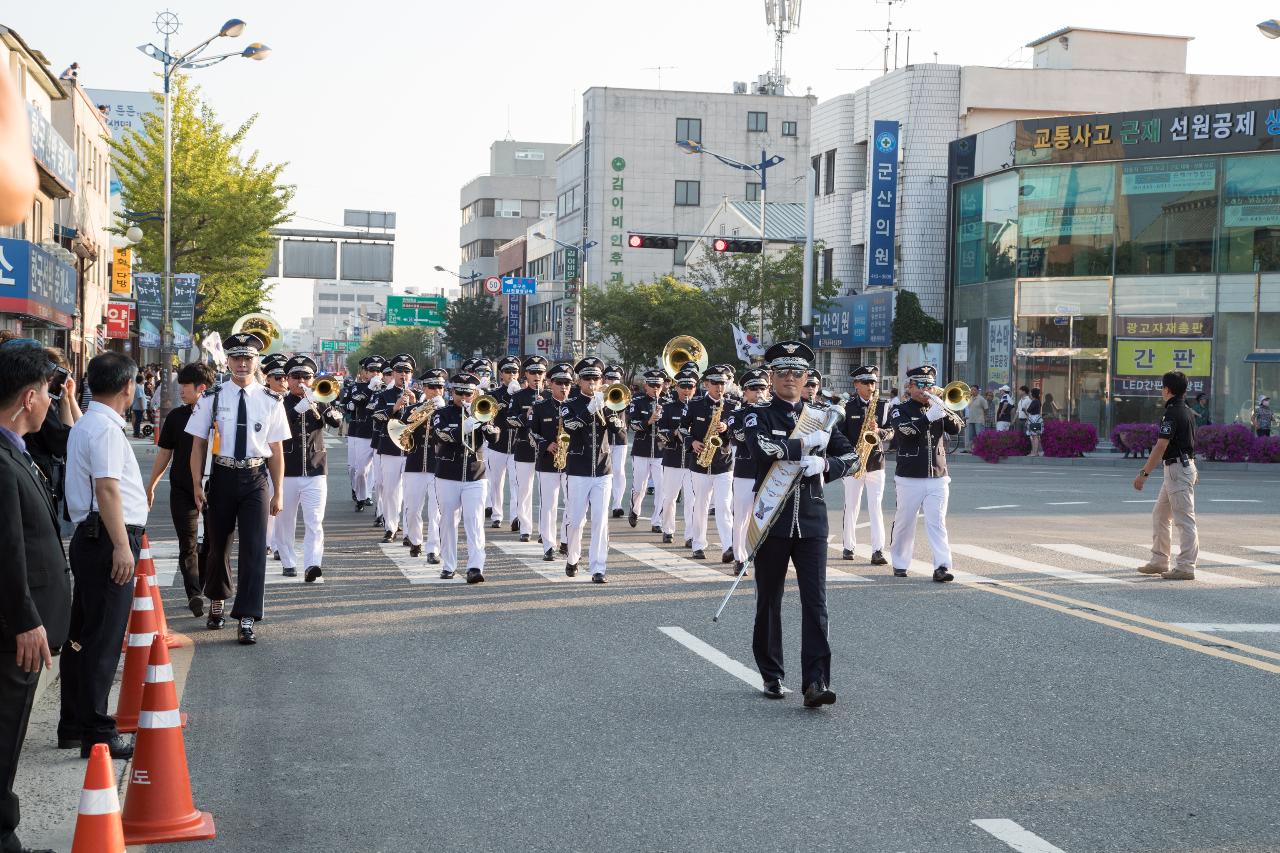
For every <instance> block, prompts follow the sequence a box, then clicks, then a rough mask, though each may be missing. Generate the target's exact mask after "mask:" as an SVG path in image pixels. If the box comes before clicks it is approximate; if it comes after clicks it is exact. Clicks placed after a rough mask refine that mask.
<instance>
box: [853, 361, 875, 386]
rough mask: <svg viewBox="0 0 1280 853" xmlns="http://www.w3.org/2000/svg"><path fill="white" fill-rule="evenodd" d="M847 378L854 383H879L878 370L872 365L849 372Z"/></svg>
mask: <svg viewBox="0 0 1280 853" xmlns="http://www.w3.org/2000/svg"><path fill="white" fill-rule="evenodd" d="M849 376H850V378H852V379H853V381H854V382H863V381H866V382H872V381H879V379H880V368H878V367H876V366H875V365H874V364H863V365H860V366H859V367H855V368H854V369H853V370H851V371H849Z"/></svg>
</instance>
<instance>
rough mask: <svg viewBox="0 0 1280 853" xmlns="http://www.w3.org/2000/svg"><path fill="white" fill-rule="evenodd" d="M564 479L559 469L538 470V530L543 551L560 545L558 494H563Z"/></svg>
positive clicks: (554, 548)
mask: <svg viewBox="0 0 1280 853" xmlns="http://www.w3.org/2000/svg"><path fill="white" fill-rule="evenodd" d="M564 480H565V476H564V474H561V473H560V472H559V471H551V472H548V471H539V472H538V504H539V506H538V532H539V533H541V534H542V550H543V551H546V550H547V549H551V550H556V549H558V548H559V547H560V541H561V535H560V534H561V530H560V524H559V523H558V521H557V519H558V517H559V510H560V496H561V495H562V494H564V488H565V482H564ZM566 541H567V540H566Z"/></svg>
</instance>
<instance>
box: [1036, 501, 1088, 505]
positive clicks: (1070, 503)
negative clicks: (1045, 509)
mask: <svg viewBox="0 0 1280 853" xmlns="http://www.w3.org/2000/svg"><path fill="white" fill-rule="evenodd" d="M1087 503H1089V502H1088V501H1049V503H1048V504H1046V506H1079V505H1081V504H1087Z"/></svg>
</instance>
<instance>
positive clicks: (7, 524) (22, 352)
mask: <svg viewBox="0 0 1280 853" xmlns="http://www.w3.org/2000/svg"><path fill="white" fill-rule="evenodd" d="M53 372H54V371H53V365H52V363H50V361H49V360H48V358H47V357H46V356H45V353H44V351H43V350H42V349H41V348H39V347H30V346H28V347H16V348H3V349H0V411H3V412H4V413H5V417H4V419H3V422H2V423H3V425H2V426H0V537H3V541H4V542H6V543H7V544H8V546H9V550H8V553H7V555H6V557H5V559H4V560H0V850H5V851H25V850H26V848H25V847H23V846H22V843H21V842H20V841H19V840H18V835H17V828H18V820H19V810H18V798H17V796H16V795H15V794H14V793H13V782H14V778H15V776H16V775H17V770H18V759H19V756H20V754H21V752H22V742H23V740H24V739H25V738H26V734H27V723H28V722H29V720H30V719H31V706H32V704H33V702H34V701H35V695H36V684H37V683H38V682H39V679H40V671H41V669H43V668H44V667H46V666H47V667H52V666H53V655H54V654H57V649H59V648H60V647H61V645H62V643H63V642H64V641H65V640H66V634H67V619H68V616H69V613H70V610H71V582H70V579H69V578H68V577H67V558H66V555H65V553H64V552H63V550H62V537H61V535H60V534H59V531H58V518H57V515H56V514H55V513H54V508H53V503H52V502H51V501H50V500H49V493H48V491H47V489H46V488H45V484H44V480H43V479H42V476H41V474H40V472H39V470H38V469H37V468H36V467H35V464H34V462H33V461H32V459H31V456H30V455H29V454H28V453H27V451H26V443H25V441H24V440H23V438H22V436H23V435H25V434H28V433H33V432H36V431H38V430H39V429H40V425H41V424H42V423H44V419H45V415H46V412H47V410H48V409H49V407H50V398H49V392H48V387H49V378H50V376H52V375H53Z"/></svg>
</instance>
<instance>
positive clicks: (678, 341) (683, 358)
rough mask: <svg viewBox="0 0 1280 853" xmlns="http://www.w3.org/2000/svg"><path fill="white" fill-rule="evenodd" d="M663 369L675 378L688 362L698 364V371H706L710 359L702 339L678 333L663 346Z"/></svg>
mask: <svg viewBox="0 0 1280 853" xmlns="http://www.w3.org/2000/svg"><path fill="white" fill-rule="evenodd" d="M661 361H662V370H663V372H664V373H666V374H667V375H668V376H670V377H672V378H673V379H674V378H675V375H676V374H677V373H679V372H680V370H681V368H683V367H684V366H685V365H686V364H693V365H696V366H697V368H698V373H706V372H707V366H708V365H709V364H710V359H709V358H708V356H707V348H706V347H704V346H703V345H702V341H700V340H698V339H697V338H695V337H693V336H692V335H676V336H675V337H674V338H672V339H671V340H669V341H667V345H666V346H664V347H663V348H662V359H661Z"/></svg>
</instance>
